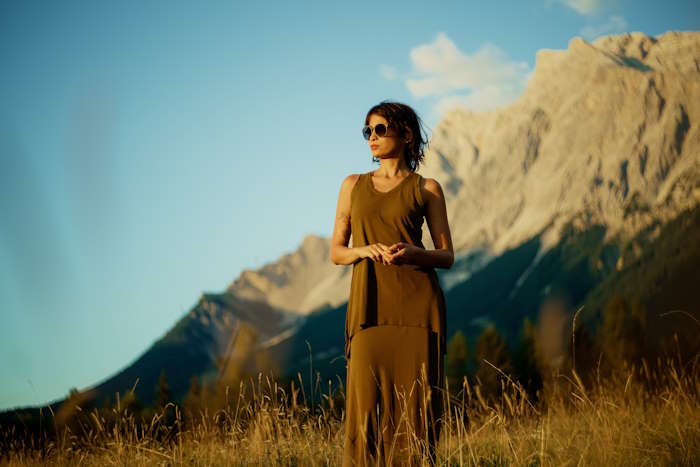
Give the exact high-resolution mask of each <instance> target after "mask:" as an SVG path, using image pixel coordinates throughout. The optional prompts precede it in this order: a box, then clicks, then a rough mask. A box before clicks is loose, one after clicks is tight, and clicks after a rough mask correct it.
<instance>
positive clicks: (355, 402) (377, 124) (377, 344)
mask: <svg viewBox="0 0 700 467" xmlns="http://www.w3.org/2000/svg"><path fill="white" fill-rule="evenodd" d="M362 133H363V136H364V138H365V139H366V140H367V141H368V143H369V147H370V150H371V152H372V159H373V160H374V161H379V162H380V166H379V169H377V170H375V171H371V172H366V173H363V174H352V175H348V176H347V177H346V178H345V179H344V180H343V182H342V184H341V187H340V194H339V196H338V207H337V213H336V219H335V226H334V229H333V237H332V239H331V248H330V256H331V261H333V262H334V263H335V264H352V265H353V271H352V283H351V287H350V299H349V300H348V308H347V315H346V319H345V357H346V359H347V380H346V399H345V401H346V403H345V409H346V410H345V413H346V423H345V438H344V448H343V465H344V466H346V465H365V464H368V463H370V464H375V463H376V462H380V463H383V464H385V465H391V464H400V465H404V464H405V463H406V462H407V461H408V460H409V459H407V458H406V456H407V454H408V453H410V452H414V453H418V452H419V450H420V447H421V446H423V447H427V448H428V454H429V455H430V457H431V459H432V460H433V461H434V460H435V446H436V443H437V440H438V435H439V433H440V421H441V420H440V419H441V416H442V410H443V404H442V392H441V388H442V387H443V357H444V353H445V326H446V323H445V314H446V313H445V312H446V308H445V299H444V295H443V292H442V289H441V288H440V283H439V282H438V278H437V274H436V272H435V269H434V268H436V267H438V268H450V267H451V266H452V263H453V261H454V252H453V250H452V239H451V235H450V230H449V225H448V221H447V210H446V208H445V199H444V196H443V192H442V188H441V186H440V184H439V183H438V182H437V181H435V180H433V179H432V178H423V177H422V176H421V175H419V174H418V173H416V169H417V168H418V165H419V164H420V163H421V161H422V160H423V157H424V155H423V147H424V146H425V143H426V142H425V141H424V140H423V137H422V134H421V126H420V120H419V118H418V116H417V115H416V113H415V112H414V111H413V109H411V108H410V107H409V106H407V105H404V104H400V103H396V102H389V101H383V102H381V103H379V104H378V105H376V106H374V107H372V108H371V109H370V110H369V111H368V112H367V116H366V117H365V126H364V127H363V130H362ZM424 217H425V218H426V219H427V224H428V227H429V229H430V234H431V236H432V239H433V243H434V245H435V249H434V250H426V249H425V248H424V246H423V243H422V241H421V239H422V229H421V227H422V224H423V218H424ZM351 234H352V239H353V241H352V243H353V246H352V247H348V243H349V239H350V235H351ZM431 388H432V391H431Z"/></svg>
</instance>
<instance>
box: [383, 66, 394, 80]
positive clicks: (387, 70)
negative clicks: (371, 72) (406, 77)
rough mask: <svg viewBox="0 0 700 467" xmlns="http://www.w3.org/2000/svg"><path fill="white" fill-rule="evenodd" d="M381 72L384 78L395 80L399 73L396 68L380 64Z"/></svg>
mask: <svg viewBox="0 0 700 467" xmlns="http://www.w3.org/2000/svg"><path fill="white" fill-rule="evenodd" d="M379 74H380V75H382V77H383V78H384V79H388V80H389V81H393V80H395V79H396V76H397V75H398V73H397V72H396V68H394V67H393V66H389V65H379Z"/></svg>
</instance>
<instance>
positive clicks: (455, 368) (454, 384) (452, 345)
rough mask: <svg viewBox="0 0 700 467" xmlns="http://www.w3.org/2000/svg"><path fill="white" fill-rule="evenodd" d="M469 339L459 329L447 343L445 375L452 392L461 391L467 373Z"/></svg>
mask: <svg viewBox="0 0 700 467" xmlns="http://www.w3.org/2000/svg"><path fill="white" fill-rule="evenodd" d="M467 359H468V350H467V339H466V337H464V334H462V331H460V330H457V332H455V333H454V335H453V336H452V338H451V339H450V340H449V342H448V343H447V355H446V357H445V367H446V370H445V376H446V377H447V382H448V384H449V387H450V392H453V393H454V394H457V393H459V391H460V390H461V388H462V381H463V379H464V377H465V376H466V374H467Z"/></svg>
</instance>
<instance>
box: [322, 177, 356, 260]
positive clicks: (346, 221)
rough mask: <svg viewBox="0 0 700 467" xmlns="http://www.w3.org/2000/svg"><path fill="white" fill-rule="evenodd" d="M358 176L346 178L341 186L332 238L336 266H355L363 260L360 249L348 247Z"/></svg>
mask: <svg viewBox="0 0 700 467" xmlns="http://www.w3.org/2000/svg"><path fill="white" fill-rule="evenodd" d="M358 177H359V176H358V175H357V174H351V175H348V176H347V177H345V179H344V180H343V183H342V184H341V185H340V193H339V194H338V207H337V208H336V212H335V225H334V226H333V236H332V237H331V251H330V257H331V261H333V263H334V264H353V263H355V262H357V261H358V260H359V259H361V258H362V256H361V254H360V253H361V251H360V249H359V248H352V247H350V248H349V247H348V243H349V242H350V233H351V231H350V206H351V200H350V193H352V189H353V187H354V186H355V183H357V178H358Z"/></svg>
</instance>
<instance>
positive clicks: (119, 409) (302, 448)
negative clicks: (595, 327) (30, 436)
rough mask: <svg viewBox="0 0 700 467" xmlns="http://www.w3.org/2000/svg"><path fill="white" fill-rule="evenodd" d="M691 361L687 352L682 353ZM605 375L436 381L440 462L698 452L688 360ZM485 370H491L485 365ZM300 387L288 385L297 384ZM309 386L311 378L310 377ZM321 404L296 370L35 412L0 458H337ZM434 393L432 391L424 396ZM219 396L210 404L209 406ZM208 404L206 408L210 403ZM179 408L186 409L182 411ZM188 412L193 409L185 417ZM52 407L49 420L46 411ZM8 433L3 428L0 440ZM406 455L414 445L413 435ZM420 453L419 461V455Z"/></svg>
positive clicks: (334, 403)
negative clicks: (493, 392) (198, 404)
mask: <svg viewBox="0 0 700 467" xmlns="http://www.w3.org/2000/svg"><path fill="white" fill-rule="evenodd" d="M694 363H697V359H696V360H695V361H694ZM654 368H655V369H654V370H650V369H649V366H647V365H644V366H643V367H639V368H628V369H626V370H624V371H623V370H620V371H618V372H615V373H612V374H610V375H608V376H607V377H605V378H602V377H598V376H597V375H589V378H588V379H587V381H588V380H590V383H584V382H583V381H582V380H581V379H580V378H579V377H578V375H577V374H576V373H575V372H569V373H568V374H559V375H555V376H552V377H551V378H549V379H548V380H547V381H546V382H545V387H544V389H543V391H542V396H541V397H540V398H539V401H538V402H537V403H535V402H532V401H530V400H529V399H528V398H527V397H526V396H525V392H524V390H522V389H521V387H520V386H519V385H518V384H516V383H514V382H512V381H510V379H509V378H508V377H506V376H505V375H504V377H503V379H502V387H503V391H502V392H501V394H500V395H499V396H496V397H492V398H485V397H483V396H482V395H481V393H480V390H479V387H478V386H472V385H470V384H469V382H468V381H467V380H466V379H465V380H463V387H462V388H458V389H456V388H452V389H451V390H450V389H449V388H443V389H442V391H438V392H437V393H438V394H440V395H445V394H447V390H450V391H451V393H452V396H450V397H448V398H445V399H444V400H445V403H446V405H447V407H448V409H447V410H446V411H445V413H444V422H445V423H444V425H443V431H442V434H441V436H440V443H439V463H440V465H450V466H452V465H542V466H544V465H606V466H607V465H694V464H698V462H699V461H698V459H700V378H698V368H697V365H696V364H694V365H690V366H689V364H686V365H685V366H684V367H682V366H680V365H678V364H677V363H674V362H673V361H672V360H671V359H668V360H666V361H664V362H662V361H660V360H659V361H657V363H656V365H655V366H654ZM494 371H496V370H494ZM299 383H300V384H299ZM317 383H318V381H317ZM327 383H328V387H327V389H326V390H325V393H324V392H323V391H322V390H321V388H320V384H317V385H316V388H315V391H316V396H317V398H318V396H319V395H321V400H322V402H321V403H319V404H315V405H313V406H312V405H311V404H309V403H305V401H306V400H307V399H308V398H309V396H310V394H309V392H310V388H309V387H308V385H307V386H305V384H304V381H303V380H302V378H301V376H300V377H299V382H298V384H296V385H292V386H291V387H290V389H289V390H287V391H285V390H284V389H282V387H281V385H279V384H277V383H276V382H275V381H272V380H271V379H270V377H267V376H265V375H263V374H262V373H260V374H258V377H257V378H249V379H248V380H247V381H242V382H240V383H239V384H238V386H237V387H236V388H235V390H234V389H233V388H231V387H230V386H229V387H226V388H225V389H224V390H223V392H222V393H220V395H219V396H216V395H215V394H210V395H209V396H204V399H203V400H206V403H204V404H203V405H204V408H203V409H202V411H201V412H199V411H195V410H191V409H187V408H185V410H184V412H183V409H182V408H181V407H180V406H175V405H174V404H172V403H170V404H168V405H166V406H165V408H164V409H161V410H160V411H159V412H156V413H154V414H153V416H152V417H151V418H149V419H143V418H140V419H137V418H136V417H135V416H134V414H133V413H130V412H129V409H128V408H127V407H126V405H127V404H125V401H124V400H123V399H122V400H119V399H117V401H116V404H115V407H114V408H112V409H110V410H109V411H105V410H102V411H100V410H97V409H93V410H91V411H84V410H82V409H81V408H80V406H79V405H77V406H75V407H73V408H72V409H66V410H71V413H69V414H66V413H63V414H52V415H49V414H47V415H48V416H46V423H51V424H52V425H53V427H54V429H55V430H56V432H57V433H58V436H57V437H56V438H55V439H51V440H48V439H47V440H44V442H43V443H42V442H41V440H34V441H29V442H28V441H20V440H19V439H21V438H17V439H18V440H17V441H14V442H10V443H6V444H8V445H9V449H7V450H6V452H4V453H3V458H2V462H3V464H5V465H45V464H47V463H48V464H51V465H266V466H267V465H339V464H340V463H341V458H342V449H343V434H344V427H343V416H344V399H343V387H342V385H341V384H340V383H339V382H338V383H337V384H336V385H335V387H334V385H333V382H331V381H328V382H327ZM435 394H436V393H433V396H435ZM217 401H219V402H217ZM217 405H218V406H219V407H218V408H217V407H216V406H217ZM188 411H189V412H188ZM195 412H198V414H197V416H193V415H192V414H193V413H195ZM54 415H55V416H54ZM12 435H13V434H12V433H8V432H6V431H3V437H5V440H6V441H8V440H10V439H11V438H12ZM414 441H415V443H414V448H415V455H416V456H419V457H420V455H421V453H422V450H421V446H424V443H421V440H418V439H414ZM424 459H426V460H427V458H424Z"/></svg>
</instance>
